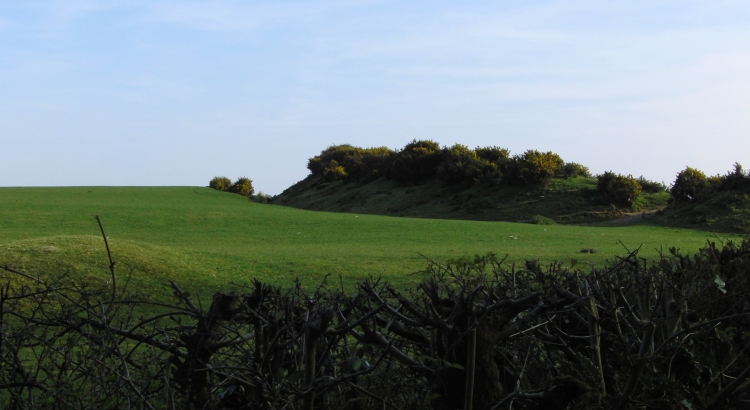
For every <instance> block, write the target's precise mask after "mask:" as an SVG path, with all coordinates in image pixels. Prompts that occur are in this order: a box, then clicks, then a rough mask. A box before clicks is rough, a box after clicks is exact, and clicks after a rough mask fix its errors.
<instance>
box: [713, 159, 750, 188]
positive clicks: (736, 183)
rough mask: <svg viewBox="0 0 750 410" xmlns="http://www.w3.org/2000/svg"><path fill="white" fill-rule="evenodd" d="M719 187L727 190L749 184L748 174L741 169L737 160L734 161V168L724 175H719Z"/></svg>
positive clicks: (749, 176)
mask: <svg viewBox="0 0 750 410" xmlns="http://www.w3.org/2000/svg"><path fill="white" fill-rule="evenodd" d="M720 179H721V181H720V182H719V184H718V185H719V189H721V190H725V191H729V190H734V189H739V188H742V187H743V186H746V185H748V184H750V175H748V174H747V173H745V171H744V170H743V169H742V165H740V164H739V163H738V162H735V163H734V169H733V170H732V171H730V172H728V173H727V174H726V175H724V176H722V177H720Z"/></svg>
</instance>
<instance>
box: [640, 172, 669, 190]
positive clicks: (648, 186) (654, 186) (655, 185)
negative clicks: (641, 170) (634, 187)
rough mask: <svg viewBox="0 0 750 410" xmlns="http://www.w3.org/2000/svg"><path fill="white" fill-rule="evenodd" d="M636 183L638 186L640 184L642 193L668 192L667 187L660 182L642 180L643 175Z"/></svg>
mask: <svg viewBox="0 0 750 410" xmlns="http://www.w3.org/2000/svg"><path fill="white" fill-rule="evenodd" d="M637 181H638V183H639V184H641V187H642V188H643V192H649V193H658V192H667V191H669V187H667V186H666V185H664V184H662V183H661V182H656V181H651V180H648V179H646V178H644V177H643V175H641V176H640V177H638V179H637Z"/></svg>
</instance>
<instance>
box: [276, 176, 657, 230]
mask: <svg viewBox="0 0 750 410" xmlns="http://www.w3.org/2000/svg"><path fill="white" fill-rule="evenodd" d="M595 189H596V179H595V178H584V177H577V178H553V179H552V180H551V181H550V182H549V184H548V185H547V186H532V187H508V186H503V185H497V184H495V183H492V182H488V183H483V184H478V185H476V186H473V187H465V186H462V185H454V186H444V185H443V184H442V183H441V182H440V181H438V180H436V179H434V180H429V181H426V182H424V183H423V184H421V185H417V186H403V185H400V184H398V183H396V182H394V181H391V180H388V179H386V178H379V179H376V180H374V181H371V182H368V183H356V182H355V183H343V182H341V181H338V182H326V181H324V180H323V179H322V178H321V177H314V176H312V175H310V176H308V177H307V178H305V179H304V180H302V181H300V182H298V183H297V184H295V185H294V186H292V187H290V188H289V189H287V190H286V191H284V192H283V193H282V194H281V195H279V196H277V197H275V198H274V199H273V200H272V202H273V203H275V204H280V205H287V206H293V207H296V208H302V209H308V210H316V211H333V212H350V213H353V212H356V213H367V214H376V215H391V216H410V217H424V218H446V219H471V220H484V221H511V222H529V221H531V220H532V218H533V217H534V216H537V215H538V216H544V217H547V218H551V219H553V220H555V221H556V222H559V223H568V224H569V223H591V222H600V221H606V220H611V219H615V218H618V217H619V216H620V215H621V210H617V209H613V208H612V206H611V205H610V204H609V203H607V202H603V201H602V200H601V199H600V198H599V197H598V195H596V194H595V193H594V191H595ZM668 199H669V194H668V193H667V192H660V193H655V194H654V193H650V194H644V195H642V196H641V198H640V199H639V201H638V202H637V203H636V204H635V208H636V209H638V210H650V209H659V208H663V207H664V206H666V204H667V201H668Z"/></svg>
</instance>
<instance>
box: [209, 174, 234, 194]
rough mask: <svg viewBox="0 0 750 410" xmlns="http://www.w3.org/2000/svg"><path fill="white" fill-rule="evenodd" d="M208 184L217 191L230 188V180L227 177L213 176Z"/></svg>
mask: <svg viewBox="0 0 750 410" xmlns="http://www.w3.org/2000/svg"><path fill="white" fill-rule="evenodd" d="M208 186H209V187H210V188H213V189H217V190H219V191H229V190H230V188H232V181H231V180H230V179H229V178H227V177H214V178H213V179H212V180H211V182H209V183H208Z"/></svg>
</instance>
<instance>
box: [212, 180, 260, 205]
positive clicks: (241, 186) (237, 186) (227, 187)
mask: <svg viewBox="0 0 750 410" xmlns="http://www.w3.org/2000/svg"><path fill="white" fill-rule="evenodd" d="M208 186H209V187H211V188H213V189H216V190H219V191H225V192H232V193H235V194H238V195H242V196H244V197H246V198H248V199H251V200H254V201H256V202H259V203H268V196H266V195H265V194H263V193H262V192H260V193H258V195H257V196H253V194H254V193H255V188H253V181H252V180H251V179H249V178H246V177H240V178H237V180H236V181H234V183H233V182H232V181H231V180H230V179H229V178H227V177H214V178H213V179H212V180H211V182H209V184H208Z"/></svg>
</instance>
